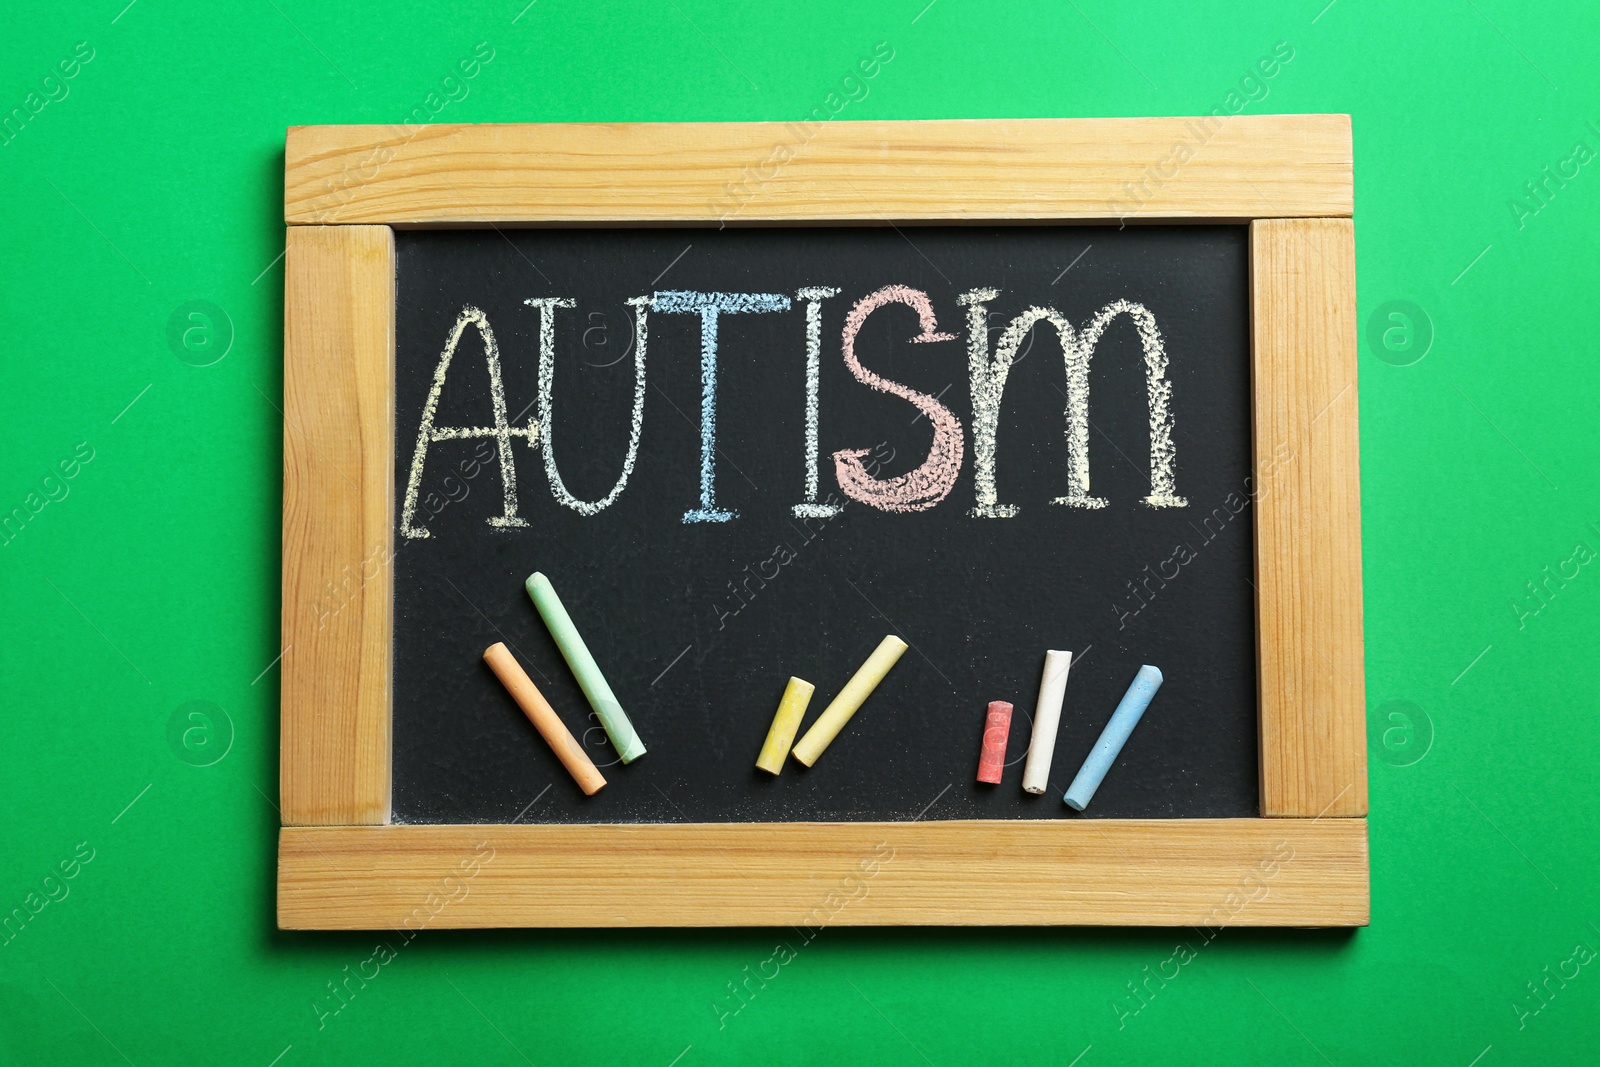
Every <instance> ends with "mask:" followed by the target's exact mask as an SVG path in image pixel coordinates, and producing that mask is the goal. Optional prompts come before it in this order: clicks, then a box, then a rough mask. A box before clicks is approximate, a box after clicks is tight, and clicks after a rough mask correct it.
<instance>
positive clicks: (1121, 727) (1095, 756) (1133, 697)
mask: <svg viewBox="0 0 1600 1067" xmlns="http://www.w3.org/2000/svg"><path fill="white" fill-rule="evenodd" d="M1160 688H1161V671H1160V670H1159V669H1158V668H1156V667H1152V666H1150V665H1149V664H1148V663H1146V664H1145V665H1144V666H1143V667H1140V668H1139V673H1138V674H1136V675H1134V676H1133V684H1132V685H1130V686H1128V691H1127V692H1126V693H1124V694H1122V702H1121V703H1119V704H1118V705H1117V710H1116V711H1114V712H1112V713H1111V721H1110V722H1108V723H1106V728H1105V729H1104V730H1101V731H1100V740H1098V741H1096V742H1095V743H1094V750H1093V751H1091V752H1090V753H1089V758H1088V759H1086V760H1084V761H1083V766H1082V767H1080V768H1079V769H1078V776H1077V777H1076V778H1074V779H1073V780H1072V785H1071V786H1070V787H1069V788H1068V789H1067V795H1066V796H1065V797H1063V798H1062V799H1063V800H1065V801H1066V802H1067V806H1068V807H1069V808H1072V809H1073V810H1074V811H1082V810H1083V809H1084V808H1087V807H1088V806H1089V801H1090V800H1091V799H1093V797H1094V791H1095V790H1096V789H1099V788H1100V783H1101V782H1102V781H1104V780H1105V776H1106V772H1107V771H1109V770H1110V769H1111V764H1112V763H1113V762H1115V760H1116V758H1117V754H1118V753H1119V752H1121V751H1122V746H1123V745H1125V744H1127V743H1128V735H1129V734H1131V733H1133V728H1134V727H1135V726H1137V725H1139V719H1140V718H1141V717H1142V716H1143V715H1144V709H1145V708H1147V707H1149V706H1150V698H1151V697H1153V696H1155V695H1156V690H1157V689H1160Z"/></svg>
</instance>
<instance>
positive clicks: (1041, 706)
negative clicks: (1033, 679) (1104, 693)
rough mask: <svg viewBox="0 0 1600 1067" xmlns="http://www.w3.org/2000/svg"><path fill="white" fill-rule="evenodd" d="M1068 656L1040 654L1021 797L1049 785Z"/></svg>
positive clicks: (1042, 789)
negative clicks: (1041, 666)
mask: <svg viewBox="0 0 1600 1067" xmlns="http://www.w3.org/2000/svg"><path fill="white" fill-rule="evenodd" d="M1071 666H1072V653H1071V652H1057V651H1055V650H1054V649H1051V650H1050V651H1048V652H1046V653H1045V654H1044V675H1043V677H1041V678H1040V679H1039V703H1038V704H1036V705H1035V706H1034V709H1033V740H1032V741H1030V742H1029V743H1028V762H1027V764H1026V765H1025V766H1024V767H1023V768H1022V789H1023V792H1025V793H1043V792H1044V791H1045V789H1046V787H1048V786H1049V784H1050V761H1051V759H1052V758H1054V756H1055V751H1056V729H1057V728H1058V727H1059V726H1060V725H1061V702H1062V700H1063V699H1065V697H1066V695H1067V671H1068V669H1069V668H1071Z"/></svg>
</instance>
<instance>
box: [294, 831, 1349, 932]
mask: <svg viewBox="0 0 1600 1067" xmlns="http://www.w3.org/2000/svg"><path fill="white" fill-rule="evenodd" d="M1367 879H1368V862H1367V824H1366V821H1365V820H1364V819H1320V820H1319V819H1176V820H1114V821H1113V820H1105V821H1102V820H1096V819H1081V820H1070V821H1055V822H928V823H826V824H824V823H769V824H762V823H717V824H671V825H626V824H610V825H595V826H562V825H546V826H495V825H483V826H388V827H325V828H313V827H307V828H286V829H284V830H283V831H281V835H280V837H279V845H278V925H279V926H280V927H282V928H285V929H380V928H381V929H394V930H405V929H419V928H422V927H429V928H438V929H446V928H462V927H496V926H540V927H570V926H580V927H601V926H612V927H615V926H796V927H800V928H802V929H804V928H810V929H813V930H814V929H816V928H819V927H822V926H867V925H879V926H924V925H926V926H942V925H972V926H990V925H1149V926H1179V925H1199V926H1211V927H1219V926H1363V925H1366V923H1367V920H1368V881H1367ZM802 936H803V935H802Z"/></svg>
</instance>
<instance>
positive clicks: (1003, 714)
mask: <svg viewBox="0 0 1600 1067" xmlns="http://www.w3.org/2000/svg"><path fill="white" fill-rule="evenodd" d="M1010 736H1011V705H1010V704H1007V703H1006V702H1005V701H1004V700H995V701H991V702H990V704H989V711H988V713H987V714H986V715H985V716H984V722H983V751H982V752H981V753H979V755H978V781H980V782H988V783H989V784H990V785H994V784H996V783H998V782H999V781H1000V775H1001V774H1002V773H1003V772H1004V771H1005V767H1006V738H1008V737H1010Z"/></svg>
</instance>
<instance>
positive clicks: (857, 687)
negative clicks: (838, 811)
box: [794, 634, 906, 767]
mask: <svg viewBox="0 0 1600 1067" xmlns="http://www.w3.org/2000/svg"><path fill="white" fill-rule="evenodd" d="M905 650H906V643H905V642H904V641H902V640H900V639H899V638H898V637H896V636H895V635H894V634H890V635H889V636H888V637H885V638H884V639H883V640H882V641H881V642H880V643H879V644H878V647H877V648H876V649H875V650H874V651H873V653H872V655H870V656H868V657H867V662H865V663H863V664H862V665H861V669H860V670H858V671H856V673H855V676H854V677H853V678H851V679H850V680H849V681H848V682H846V683H845V687H844V688H843V689H841V690H839V695H838V696H836V697H834V698H833V703H831V704H829V705H828V706H827V707H826V708H824V709H823V710H822V714H821V715H820V716H819V717H818V718H817V721H816V722H814V723H812V725H811V729H809V730H807V731H806V735H805V736H804V737H802V738H801V739H800V743H799V744H798V745H795V746H794V758H795V759H797V760H799V761H800V762H801V763H804V764H805V765H806V766H807V767H810V766H811V765H812V764H814V763H816V762H817V757H818V756H820V755H822V753H823V752H824V751H825V750H826V749H827V747H828V746H829V745H831V744H833V739H834V738H835V737H838V736H839V731H840V730H843V729H844V724H845V723H847V722H849V721H850V717H851V716H853V715H854V714H855V713H856V711H857V710H858V709H859V708H860V707H861V705H862V704H863V703H865V701H866V699H867V697H869V696H871V695H872V691H873V690H874V689H876V688H878V683H879V682H881V681H883V676H884V675H886V674H888V673H889V668H890V667H893V666H894V665H895V664H896V663H898V662H900V654H901V653H903V652H904V651H905Z"/></svg>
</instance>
